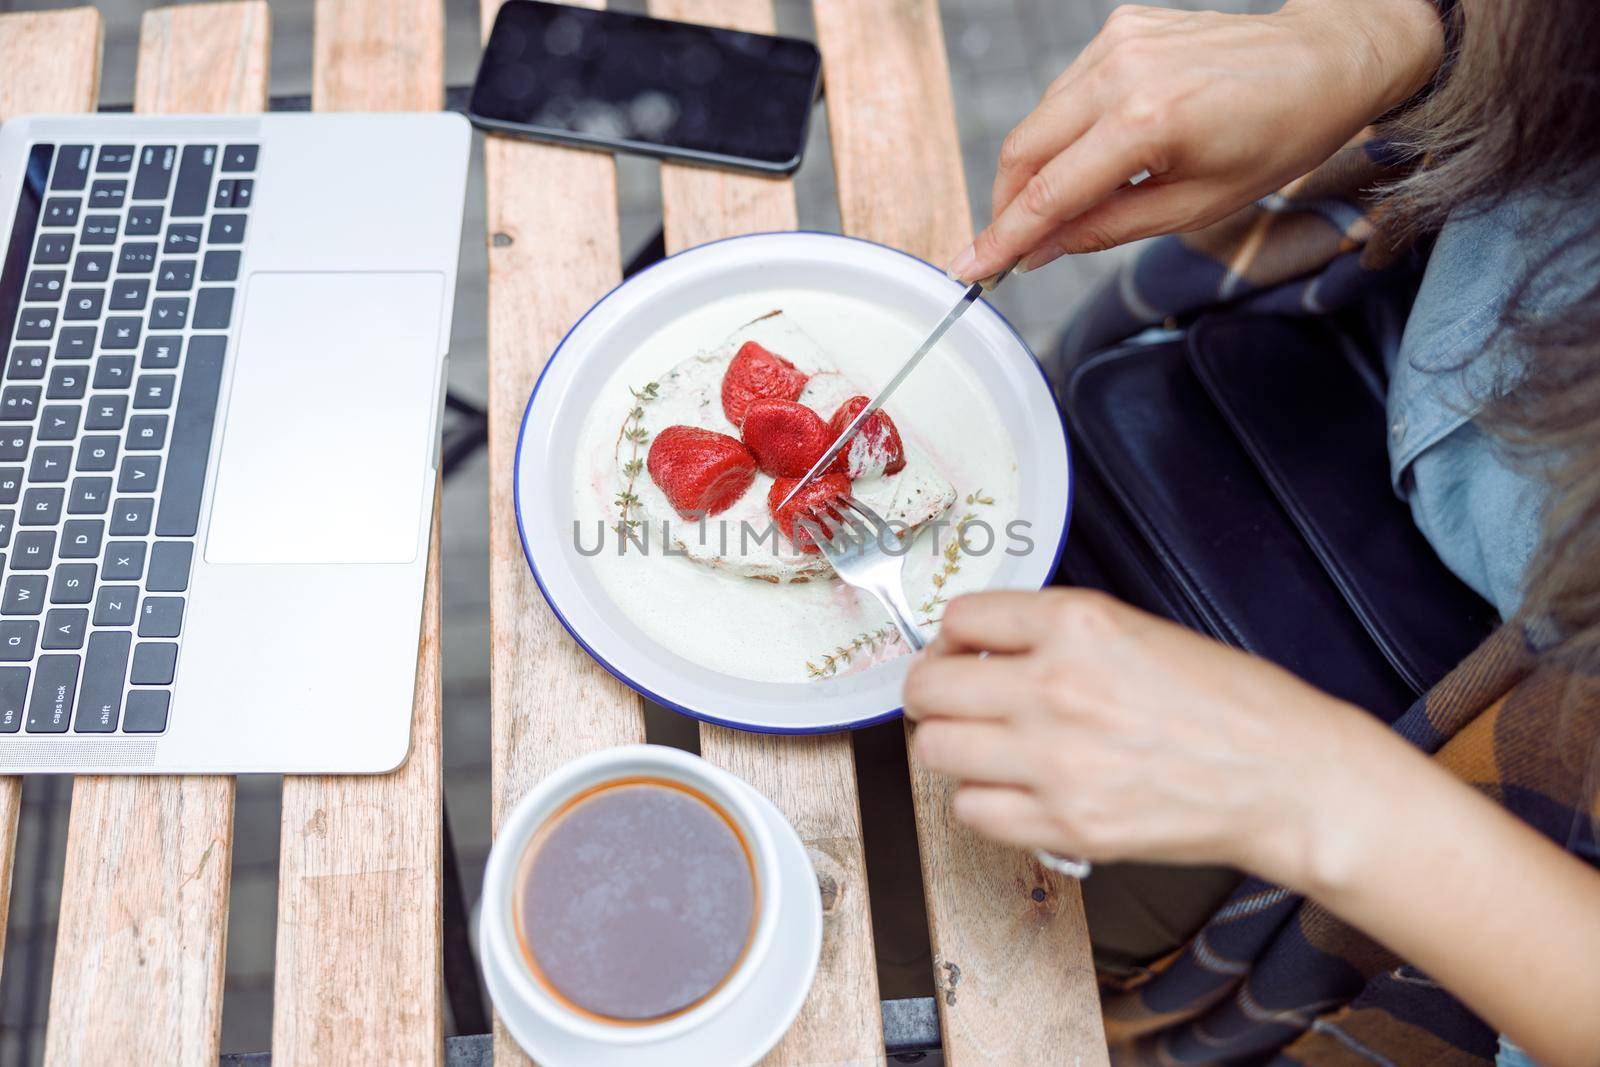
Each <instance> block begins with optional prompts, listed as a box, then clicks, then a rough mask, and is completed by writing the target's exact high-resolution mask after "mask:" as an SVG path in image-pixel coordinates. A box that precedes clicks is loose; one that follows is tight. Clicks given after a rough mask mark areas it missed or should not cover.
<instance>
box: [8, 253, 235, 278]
mask: <svg viewBox="0 0 1600 1067" xmlns="http://www.w3.org/2000/svg"><path fill="white" fill-rule="evenodd" d="M34 262H36V263H37V262H41V261H40V260H37V259H36V260H34ZM238 277H239V253H238V252H235V251H232V250H228V249H221V248H219V249H216V250H215V251H211V252H207V253H206V258H205V260H204V262H203V263H202V265H201V267H200V280H201V281H203V282H231V281H236V280H238Z"/></svg>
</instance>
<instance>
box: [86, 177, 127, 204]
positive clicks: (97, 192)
mask: <svg viewBox="0 0 1600 1067" xmlns="http://www.w3.org/2000/svg"><path fill="white" fill-rule="evenodd" d="M127 196H128V183H127V182H125V181H113V180H111V179H109V178H102V179H100V180H99V181H96V182H95V183H94V184H93V185H91V186H89V206H90V207H92V208H102V209H103V208H113V207H121V206H122V202H123V201H124V200H125V199H127Z"/></svg>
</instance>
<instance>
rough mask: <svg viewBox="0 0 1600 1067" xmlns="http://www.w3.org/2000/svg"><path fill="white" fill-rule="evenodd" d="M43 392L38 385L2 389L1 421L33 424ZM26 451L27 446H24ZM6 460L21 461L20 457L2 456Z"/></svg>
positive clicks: (9, 386) (0, 397) (0, 400)
mask: <svg viewBox="0 0 1600 1067" xmlns="http://www.w3.org/2000/svg"><path fill="white" fill-rule="evenodd" d="M42 392H43V390H41V389H40V388H39V387H38V386H37V385H8V386H6V387H5V388H4V389H0V421H4V422H32V421H33V417H34V415H36V414H37V413H38V411H39V397H40V394H41V393H42ZM23 449H24V451H25V450H26V449H27V446H26V445H24V446H23ZM0 458H4V459H12V458H15V459H21V458H22V457H21V456H20V455H18V456H15V457H13V456H9V455H6V456H0Z"/></svg>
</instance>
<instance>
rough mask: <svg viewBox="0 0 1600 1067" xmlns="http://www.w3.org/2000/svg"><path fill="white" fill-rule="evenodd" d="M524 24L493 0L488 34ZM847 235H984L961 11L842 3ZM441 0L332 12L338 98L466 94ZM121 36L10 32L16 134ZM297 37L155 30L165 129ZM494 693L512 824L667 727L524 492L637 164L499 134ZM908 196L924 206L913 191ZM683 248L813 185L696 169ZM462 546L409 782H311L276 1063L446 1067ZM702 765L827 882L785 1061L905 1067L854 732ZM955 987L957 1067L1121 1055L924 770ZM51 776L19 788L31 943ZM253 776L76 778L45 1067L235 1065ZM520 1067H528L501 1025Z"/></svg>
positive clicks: (1040, 906)
mask: <svg viewBox="0 0 1600 1067" xmlns="http://www.w3.org/2000/svg"><path fill="white" fill-rule="evenodd" d="M650 4H651V10H652V11H653V12H654V13H656V14H659V15H663V16H667V17H673V18H684V19H689V20H696V21H704V22H714V23H720V24H724V25H730V26H737V27H740V28H746V29H755V30H770V29H771V28H772V18H773V16H772V7H771V0H650ZM497 7H498V0H485V2H484V4H483V8H482V29H483V31H484V32H485V33H487V30H488V27H489V25H490V24H491V22H492V20H493V17H494V14H495V11H496V10H497ZM814 8H815V20H816V26H817V36H818V42H819V45H820V46H821V48H822V51H823V55H824V63H825V78H826V83H827V100H828V110H829V119H830V125H831V130H832V137H833V148H834V151H833V155H834V166H835V170H836V175H837V183H838V189H839V201H840V214H841V218H842V220H843V224H844V228H845V230H846V231H847V232H849V233H852V234H856V235H859V236H863V237H869V238H872V239H874V240H878V241H882V242H884V243H887V244H891V245H894V246H896V247H899V248H903V249H905V250H907V251H909V252H913V253H915V254H918V255H921V256H924V257H925V258H928V259H930V260H933V261H936V262H937V261H942V260H944V259H946V258H948V257H949V256H950V255H951V254H952V253H953V252H954V251H955V250H956V249H957V248H958V247H960V245H961V244H962V243H964V242H965V241H966V240H968V239H969V237H970V235H971V229H972V225H971V218H970V216H969V212H968V209H967V197H966V186H965V182H964V179H963V177H962V171H961V161H960V155H959V148H958V144H957V141H956V134H955V123H954V115H953V108H952V104H951V94H950V86H949V77H948V72H947V69H946V65H945V58H944V42H943V37H942V31H941V29H940V24H939V18H938V11H937V7H936V5H935V2H934V0H815V4H814ZM443 34H444V18H443V5H442V2H441V0H318V2H317V5H316V32H315V63H314V87H313V105H314V106H315V107H316V108H318V109H346V110H349V109H373V110H376V109H414V110H422V109H432V108H436V107H438V106H439V105H440V102H441V99H442V94H443ZM101 38H102V29H101V23H100V18H99V15H98V14H97V13H96V12H95V11H93V10H92V9H88V8H82V9H75V10H69V11H61V12H52V13H48V14H25V15H5V16H0V120H3V119H4V118H6V117H7V116H10V115H15V114H19V113H22V112H27V111H52V112H62V111H83V110H88V109H91V108H92V107H93V106H94V104H95V101H96V99H97V96H98V90H99V70H100V51H101ZM269 39H270V18H269V12H268V9H267V6H266V4H265V3H263V2H261V0H244V2H238V3H216V4H196V5H190V6H184V7H176V8H164V9H160V10H157V11H154V12H151V13H150V14H148V15H147V16H146V17H145V20H144V23H143V26H142V28H141V40H140V49H139V64H138V79H137V89H136V96H135V107H136V109H137V110H139V111H143V112H160V111H166V112H208V111H209V112H223V111H235V112H243V111H259V110H261V109H263V108H264V107H265V105H266V100H267V71H268V69H269V64H268V57H269V49H270V40H269ZM485 165H486V174H487V181H488V220H489V225H488V232H489V242H488V244H489V248H488V256H489V278H490V286H489V327H490V329H489V378H490V398H489V399H490V434H489V452H490V478H491V483H490V484H491V497H490V520H491V527H490V528H491V534H490V537H491V543H490V552H491V560H490V576H491V586H492V590H493V591H492V596H491V605H490V615H491V638H492V649H491V659H490V667H491V694H492V702H493V714H494V740H493V788H494V817H495V820H496V823H497V824H498V821H499V820H500V819H501V818H502V817H503V816H504V814H505V813H506V812H507V811H508V810H509V809H510V807H511V805H512V804H514V803H515V802H516V801H517V800H518V799H519V798H520V797H521V796H522V795H523V794H524V793H526V792H527V791H528V789H529V788H531V787H532V786H533V785H534V784H535V783H536V782H537V781H539V780H540V779H541V778H542V777H543V776H544V775H546V774H548V773H549V772H550V771H551V770H553V769H554V768H555V767H557V766H559V765H560V764H561V763H564V762H566V761H567V760H569V759H571V758H573V757H575V756H578V755H582V754H584V753H586V752H590V751H593V750H595V749H598V748H602V747H606V746H609V745H616V744H625V743H630V742H638V741H642V740H643V739H644V724H643V717H642V706H641V704H640V701H639V699H638V697H637V696H636V695H635V694H633V693H632V692H631V691H629V690H628V689H626V688H625V687H623V686H622V685H621V684H620V683H618V682H617V681H616V680H615V679H613V678H612V677H611V676H610V675H609V674H607V673H606V672H605V671H604V670H603V669H601V668H600V667H599V666H598V665H597V664H596V663H595V662H594V661H593V660H591V659H590V658H589V657H588V656H587V655H586V654H585V653H584V652H583V651H582V650H581V649H579V648H578V646H577V645H576V644H575V643H574V642H572V641H571V640H570V638H568V636H567V635H566V633H565V631H563V630H562V629H561V627H560V625H559V624H558V623H557V621H556V619H555V617H554V616H553V614H552V613H551V612H550V611H549V610H548V608H547V607H546V606H545V604H544V601H543V599H542V598H541V597H540V595H539V592H538V589H537V587H536V586H535V585H534V583H533V580H532V577H531V575H530V574H529V572H528V568H527V564H526V562H525V561H524V558H523V555H522V548H521V544H520V541H519V538H518V537H517V533H516V521H515V514H514V510H513V504H512V498H511V471H512V464H513V453H514V449H515V445H516V436H517V427H518V424H519V422H520V419H521V415H522V408H523V405H524V404H525V402H526V400H527V397H528V394H529V392H530V391H531V389H532V386H533V382H534V380H535V378H536V377H537V375H538V372H539V370H540V369H541V367H542V366H543V363H544V360H545V359H546V358H547V357H548V356H549V354H550V352H551V351H552V350H553V349H554V347H555V345H556V343H557V342H558V341H559V340H560V338H561V337H562V336H563V335H564V334H565V332H566V330H567V329H568V328H569V327H570V326H571V325H572V323H573V322H575V321H576V320H577V318H578V317H579V316H580V315H581V314H582V313H583V312H584V311H585V310H586V309H587V308H588V306H589V305H590V304H591V303H592V302H593V301H595V300H596V299H598V298H599V297H600V296H602V295H603V294H604V293H605V292H607V291H608V290H609V289H610V288H612V286H614V285H615V284H616V283H617V282H618V281H619V280H620V277H621V250H620V248H619V244H618V228H617V203H616V168H615V164H614V163H613V161H612V159H611V158H610V157H609V156H606V155H602V154H598V153H590V152H582V151H577V150H570V149H564V148H558V147H552V146H544V145H534V144H529V143H526V142H519V141H514V140H511V139H507V138H503V137H498V136H493V137H489V138H487V142H486V147H485ZM907 190H916V193H915V195H908V194H907ZM662 199H663V204H662V208H663V213H664V218H665V229H666V241H667V246H668V249H669V250H671V251H676V250H680V249H684V248H688V247H691V246H693V245H696V244H699V243H702V242H705V241H709V240H713V239H716V238H720V237H725V236H729V235H732V234H737V233H743V232H752V231H758V230H775V229H789V228H793V227H794V226H795V222H796V217H795V200H794V193H793V189H792V187H791V184H790V183H789V181H787V180H785V179H766V178H757V177H750V176H741V175H734V174H727V173H721V172H715V171H709V170H696V169H692V168H687V167H680V166H672V165H668V166H665V167H663V173H662ZM438 550H439V531H438V522H437V518H436V521H435V526H434V532H433V541H432V545H431V548H430V555H429V572H428V573H429V577H428V590H427V598H426V602H425V605H424V617H423V642H422V646H421V652H420V656H419V660H418V666H417V680H416V703H415V709H414V712H413V724H412V751H411V757H410V759H409V760H408V762H407V763H406V764H405V766H404V767H402V768H401V769H400V770H399V771H396V772H395V773H393V774H389V775H383V776H377V777H337V776H324V777H306V778H291V779H288V780H286V781H285V784H284V798H283V814H282V845H281V879H280V885H279V899H278V938H277V973H276V980H275V998H274V1024H273V1056H274V1059H275V1061H276V1062H280V1063H289V1064H300V1063H307V1064H311V1063H316V1064H322V1063H339V1062H371V1063H397V1064H413V1063H429V1062H433V1063H438V1062H441V1060H442V1058H443V1050H444V1047H445V1043H444V1036H443V1035H444V1024H443V1016H442V1009H441V1004H442V978H441V964H440V959H441V931H440V920H439V915H440V908H441V887H440V870H441V854H440V853H441V841H440V811H441V805H442V775H441V768H440V749H439V721H440V693H439V625H440V623H439V581H440V568H439V555H438ZM700 740H701V749H702V752H703V754H704V755H705V756H706V757H707V758H708V759H711V760H713V761H715V762H717V763H719V764H720V765H722V766H724V767H727V768H728V769H730V770H732V771H733V772H734V773H736V774H738V775H740V776H741V777H744V778H746V779H747V780H749V781H750V782H752V783H753V784H754V785H756V786H757V788H759V789H761V790H762V791H763V792H764V793H766V794H767V795H768V796H770V797H771V798H772V799H773V800H774V801H775V802H776V803H777V804H778V806H779V807H780V808H781V809H782V810H783V811H784V813H785V814H786V815H787V816H788V817H789V819H790V820H791V821H792V822H793V823H794V824H795V826H796V828H797V829H798V830H799V832H800V835H801V837H802V839H803V840H804V841H805V843H806V846H807V848H808V851H809V853H810V855H811V858H812V861H813V863H814V865H815V866H816V869H817V872H818V877H819V880H820V882H821V884H822V886H823V888H824V891H825V892H824V900H825V924H824V946H823V955H822V963H821V967H820V969H819V972H818V975H817V979H816V983H815V985H814V986H813V988H812V991H811V995H810V998H809V999H808V1001H807V1002H806V1005H805V1007H804V1008H803V1010H802V1012H801V1015H800V1018H799V1020H798V1021H797V1022H796V1024H795V1026H794V1027H793V1028H792V1029H791V1031H790V1032H789V1034H788V1035H787V1036H786V1038H785V1039H784V1041H783V1042H782V1043H781V1044H780V1045H779V1047H778V1048H777V1049H776V1050H774V1051H773V1053H772V1054H771V1055H770V1056H769V1057H768V1062H770V1063H780V1064H824V1063H825V1064H844V1063H851V1064H855V1063H859V1064H875V1063H882V1062H883V1059H884V1044H883V1031H882V1027H881V1021H880V1014H879V1011H880V1008H879V999H878V996H879V995H878V988H877V980H876V976H875V975H876V972H875V965H874V955H873V942H872V926H871V920H870V914H869V910H868V897H867V883H866V868H865V863H864V856H863V843H862V832H861V819H860V813H859V803H858V800H857V792H856V782H855V768H854V763H853V759H852V755H851V746H850V743H849V739H848V737H847V736H844V735H836V736H826V737H792V738H790V737H775V736H769V735H748V734H741V733H738V732H736V731H731V730H726V729H722V728H717V727H704V728H702V730H701V739H700ZM912 782H913V787H914V796H915V802H916V812H917V829H918V837H919V844H920V849H921V857H922V875H923V881H924V888H925V892H926V896H927V900H928V906H929V931H930V935H931V940H932V944H933V947H934V952H935V960H934V964H935V966H934V976H933V977H934V980H935V983H936V985H937V989H938V997H937V1001H938V1007H939V1014H940V1023H941V1029H942V1033H943V1040H944V1047H945V1052H946V1056H947V1059H948V1060H949V1062H951V1063H954V1064H967V1063H1005V1064H1012V1063H1083V1064H1095V1063H1103V1062H1105V1061H1106V1051H1105V1043H1104V1037H1103V1034H1102V1031H1101V1029H1100V1020H1099V1003H1098V999H1097V996H1096V991H1095V986H1094V980H1093V973H1092V969H1091V967H1090V964H1089V956H1088V944H1087V936H1086V934H1085V931H1084V926H1083V920H1082V905H1081V901H1080V899H1079V896H1078V892H1077V887H1076V885H1075V883H1071V882H1063V881H1061V880H1058V879H1056V878H1054V877H1053V876H1051V875H1050V874H1048V873H1047V872H1045V871H1044V870H1042V869H1041V868H1040V867H1039V866H1038V865H1037V864H1036V863H1034V862H1032V861H1031V860H1030V859H1029V858H1028V857H1026V856H1025V855H1024V854H1022V853H1019V852H1015V851H1011V850H1006V849H1001V848H998V847H995V846H993V845H989V844H987V843H985V842H982V841H980V840H979V839H977V838H975V837H974V836H973V835H971V834H969V833H967V832H966V831H965V830H963V829H962V828H961V827H960V826H959V825H958V824H956V823H955V822H954V821H953V820H952V819H951V818H950V816H949V791H948V785H947V783H945V782H943V781H940V780H938V779H936V778H933V777H931V776H929V775H927V774H925V773H923V772H921V771H920V770H916V769H913V772H912ZM20 793H21V789H20V782H19V781H18V780H16V779H6V780H0V931H3V929H4V917H5V914H4V913H5V909H6V907H7V904H8V900H9V887H10V879H11V863H12V851H13V845H14V842H15V835H16V826H17V815H18V809H19V801H20ZM233 802H234V783H233V780H232V779H230V778H225V777H200V776H189V777H146V778H112V777H80V778H78V779H77V780H76V781H75V783H74V788H73V800H72V812H71V824H70V830H69V840H68V850H67V862H66V870H65V875H64V884H63V890H62V900H63V905H62V910H61V917H60V924H59V938H58V943H57V948H56V964H55V973H54V976H53V981H52V989H51V1003H50V1026H49V1030H48V1037H47V1048H46V1059H47V1061H48V1062H49V1063H51V1064H77V1063H111V1062H116V1063H124V1062H126V1063H152V1064H157V1063H159V1064H195V1065H202V1064H204V1065H210V1064H215V1063H217V1061H218V1054H219V1049H218V1043H219V1034H220V1021H221V1010H222V978H223V962H224V961H223V946H224V943H225V933H226V928H227V912H228V888H229V887H228V874H229V866H230V858H231V853H232V840H233ZM494 1053H495V1060H496V1062H497V1063H500V1064H514V1063H519V1062H526V1059H525V1057H523V1056H522V1054H521V1053H520V1051H519V1050H518V1049H517V1048H516V1046H515V1044H514V1043H513V1042H512V1041H511V1040H510V1038H509V1036H508V1035H507V1034H505V1032H504V1031H503V1029H501V1028H500V1027H499V1025H498V1023H497V1024H496V1032H495V1038H494Z"/></svg>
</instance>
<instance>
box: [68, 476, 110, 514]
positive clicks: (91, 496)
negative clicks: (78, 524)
mask: <svg viewBox="0 0 1600 1067" xmlns="http://www.w3.org/2000/svg"><path fill="white" fill-rule="evenodd" d="M110 506H111V479H110V478H89V477H84V476H82V475H80V476H79V477H77V478H74V479H72V492H71V493H69V494H68V496H67V514H68V515H104V514H105V513H106V509H107V508H109V507H110Z"/></svg>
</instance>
